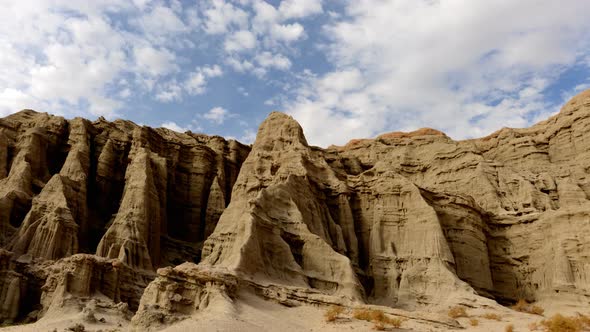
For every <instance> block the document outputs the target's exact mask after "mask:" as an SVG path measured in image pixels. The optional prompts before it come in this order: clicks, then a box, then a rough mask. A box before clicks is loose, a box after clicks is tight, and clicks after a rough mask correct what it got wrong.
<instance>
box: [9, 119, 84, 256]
mask: <svg viewBox="0 0 590 332" xmlns="http://www.w3.org/2000/svg"><path fill="white" fill-rule="evenodd" d="M71 128H72V129H71V132H70V138H69V143H70V144H72V148H71V149H70V152H69V154H68V156H67V158H66V161H65V163H64V165H63V167H62V169H61V171H60V173H59V174H55V175H53V176H52V177H51V179H50V180H49V182H47V184H46V185H45V186H44V187H43V189H42V190H41V193H40V194H39V195H38V196H36V197H35V198H34V199H33V204H32V207H31V210H30V211H29V213H28V214H27V216H26V217H25V220H24V221H23V224H22V226H21V227H20V229H19V231H18V236H17V237H15V239H14V241H13V242H12V243H11V245H10V247H11V248H12V250H13V251H14V252H15V253H16V254H25V253H28V254H31V255H32V256H34V257H41V258H45V259H58V258H63V257H66V256H70V255H73V254H76V253H78V249H79V248H78V246H79V240H78V237H79V230H81V232H83V231H84V229H85V227H86V222H87V197H86V195H87V179H88V169H89V165H90V159H89V158H90V157H89V153H90V151H89V150H90V149H89V146H88V131H87V123H86V121H85V120H82V119H74V120H73V121H72V123H71Z"/></svg>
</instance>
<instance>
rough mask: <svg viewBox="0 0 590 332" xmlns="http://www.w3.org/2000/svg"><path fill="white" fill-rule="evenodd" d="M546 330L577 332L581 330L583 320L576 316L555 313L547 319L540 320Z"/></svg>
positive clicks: (547, 331)
mask: <svg viewBox="0 0 590 332" xmlns="http://www.w3.org/2000/svg"><path fill="white" fill-rule="evenodd" d="M541 325H542V326H543V328H544V329H545V331H546V332H579V331H582V328H583V322H582V320H580V318H579V316H578V317H566V316H563V315H562V314H555V315H553V317H551V318H549V319H544V320H542V321H541Z"/></svg>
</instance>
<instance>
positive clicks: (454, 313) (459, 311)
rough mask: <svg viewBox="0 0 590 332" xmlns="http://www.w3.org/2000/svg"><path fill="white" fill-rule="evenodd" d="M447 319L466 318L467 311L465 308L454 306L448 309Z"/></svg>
mask: <svg viewBox="0 0 590 332" xmlns="http://www.w3.org/2000/svg"><path fill="white" fill-rule="evenodd" d="M449 317H451V318H459V317H467V311H465V308H463V307H460V306H454V307H452V308H451V309H449Z"/></svg>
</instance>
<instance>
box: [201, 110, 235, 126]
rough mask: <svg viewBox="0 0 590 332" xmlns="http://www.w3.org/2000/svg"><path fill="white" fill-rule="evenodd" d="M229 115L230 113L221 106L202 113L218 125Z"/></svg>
mask: <svg viewBox="0 0 590 332" xmlns="http://www.w3.org/2000/svg"><path fill="white" fill-rule="evenodd" d="M229 116H231V113H229V112H228V110H226V109H225V108H223V107H214V108H212V109H210V110H209V111H208V112H207V113H205V114H204V115H203V117H204V118H205V119H207V120H209V121H211V122H214V123H216V124H218V125H220V124H223V122H224V121H225V119H226V118H227V117H229Z"/></svg>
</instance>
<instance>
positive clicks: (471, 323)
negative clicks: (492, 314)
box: [469, 318, 479, 326]
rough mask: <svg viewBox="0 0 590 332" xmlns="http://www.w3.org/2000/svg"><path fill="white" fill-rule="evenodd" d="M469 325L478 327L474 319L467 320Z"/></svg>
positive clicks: (477, 322) (477, 321)
mask: <svg viewBox="0 0 590 332" xmlns="http://www.w3.org/2000/svg"><path fill="white" fill-rule="evenodd" d="M469 324H470V325H471V326H478V325H479V320H477V319H476V318H471V319H469Z"/></svg>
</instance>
